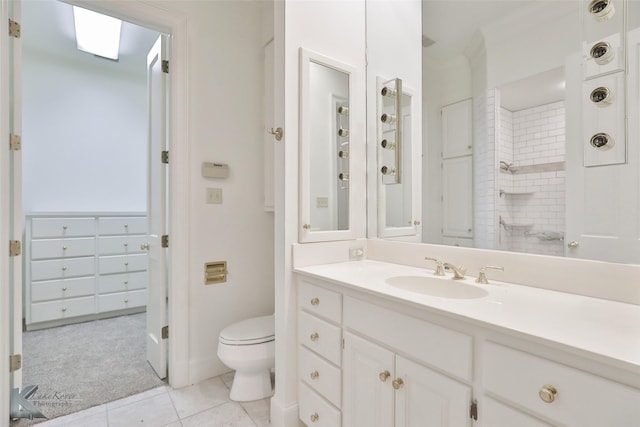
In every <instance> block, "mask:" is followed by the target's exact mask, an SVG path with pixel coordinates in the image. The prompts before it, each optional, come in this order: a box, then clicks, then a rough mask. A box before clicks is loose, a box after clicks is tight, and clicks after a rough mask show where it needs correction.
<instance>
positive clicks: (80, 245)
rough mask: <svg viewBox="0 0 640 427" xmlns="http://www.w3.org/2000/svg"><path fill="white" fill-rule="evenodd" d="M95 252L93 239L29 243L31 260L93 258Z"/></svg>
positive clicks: (50, 240)
mask: <svg viewBox="0 0 640 427" xmlns="http://www.w3.org/2000/svg"><path fill="white" fill-rule="evenodd" d="M95 252H96V240H95V238H93V237H82V238H75V239H49V240H32V241H31V259H44V258H70V257H81V256H93V254H95Z"/></svg>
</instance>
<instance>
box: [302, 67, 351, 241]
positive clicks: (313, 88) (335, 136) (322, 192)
mask: <svg viewBox="0 0 640 427" xmlns="http://www.w3.org/2000/svg"><path fill="white" fill-rule="evenodd" d="M308 102H309V119H310V122H309V123H310V132H309V154H310V162H309V180H310V181H309V182H310V187H309V191H310V194H309V201H308V203H309V212H310V225H311V231H312V232H313V231H327V230H348V229H349V75H348V74H346V73H344V72H342V71H339V70H336V69H334V68H331V67H328V66H326V65H323V64H320V63H316V62H313V61H310V64H309V96H308Z"/></svg>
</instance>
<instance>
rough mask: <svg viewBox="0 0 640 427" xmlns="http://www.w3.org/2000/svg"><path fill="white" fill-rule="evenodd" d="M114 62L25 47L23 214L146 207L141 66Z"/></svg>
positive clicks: (143, 92) (141, 208)
mask: <svg viewBox="0 0 640 427" xmlns="http://www.w3.org/2000/svg"><path fill="white" fill-rule="evenodd" d="M118 65H119V64H117V63H114V62H110V61H106V60H101V59H97V58H93V57H88V59H82V58H80V59H78V60H72V59H69V58H64V59H62V58H60V57H58V56H52V55H50V54H48V53H46V52H41V51H37V50H34V49H31V48H27V47H25V49H24V50H23V63H22V66H23V87H22V90H23V116H22V118H23V133H22V139H23V141H24V144H23V150H22V153H23V210H24V211H25V212H34V211H39V212H51V211H58V212H59V211H66V212H72V211H145V210H146V204H147V199H146V194H147V192H146V186H147V157H148V155H147V117H146V115H147V106H146V105H147V95H146V93H147V87H146V69H145V67H144V59H142V60H141V62H140V65H141V67H140V70H139V72H138V73H137V74H135V73H131V72H129V71H128V70H123V69H122V67H118Z"/></svg>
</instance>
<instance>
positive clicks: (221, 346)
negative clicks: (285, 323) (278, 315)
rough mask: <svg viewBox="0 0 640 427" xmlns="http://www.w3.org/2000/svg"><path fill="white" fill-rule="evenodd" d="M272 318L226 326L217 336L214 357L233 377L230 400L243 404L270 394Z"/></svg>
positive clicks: (259, 318)
mask: <svg viewBox="0 0 640 427" xmlns="http://www.w3.org/2000/svg"><path fill="white" fill-rule="evenodd" d="M274 331H275V321H274V318H273V315H271V316H262V317H254V318H251V319H247V320H243V321H240V322H238V323H234V324H232V325H229V326H227V327H226V328H224V329H223V330H222V332H220V337H219V339H218V357H219V358H220V360H221V361H222V363H224V364H225V365H227V366H228V367H229V368H232V369H235V371H236V374H235V377H234V378H233V385H232V386H231V394H230V396H229V397H230V398H231V400H235V401H237V402H247V401H250V400H258V399H264V398H265V397H269V396H271V395H272V394H273V390H272V388H271V369H273V368H274V367H275V348H276V347H275V344H276V343H275V332H274Z"/></svg>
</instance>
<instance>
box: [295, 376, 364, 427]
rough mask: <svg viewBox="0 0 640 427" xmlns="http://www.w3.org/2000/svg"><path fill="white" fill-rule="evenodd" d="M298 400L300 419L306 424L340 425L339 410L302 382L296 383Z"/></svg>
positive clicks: (333, 426)
mask: <svg viewBox="0 0 640 427" xmlns="http://www.w3.org/2000/svg"><path fill="white" fill-rule="evenodd" d="M298 401H299V408H300V409H299V410H300V420H302V422H304V423H305V424H306V425H307V426H313V427H340V425H341V419H340V418H341V417H340V411H339V410H337V409H336V408H334V407H333V406H331V404H329V403H328V402H327V401H325V400H324V399H323V398H321V397H320V396H318V395H317V394H316V393H315V392H314V391H313V390H311V389H310V388H309V387H308V386H307V385H306V384H304V383H303V382H300V383H298ZM354 427H355V426H354ZM363 427H364V426H363Z"/></svg>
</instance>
